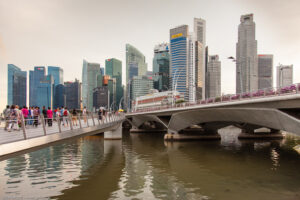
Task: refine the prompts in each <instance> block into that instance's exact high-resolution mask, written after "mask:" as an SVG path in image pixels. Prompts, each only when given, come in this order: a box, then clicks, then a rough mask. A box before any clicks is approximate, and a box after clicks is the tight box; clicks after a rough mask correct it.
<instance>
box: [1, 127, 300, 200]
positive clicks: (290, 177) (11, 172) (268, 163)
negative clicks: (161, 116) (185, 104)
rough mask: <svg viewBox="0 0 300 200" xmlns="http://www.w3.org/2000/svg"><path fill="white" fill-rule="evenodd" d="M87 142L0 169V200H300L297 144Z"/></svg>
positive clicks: (227, 135) (229, 139)
mask: <svg viewBox="0 0 300 200" xmlns="http://www.w3.org/2000/svg"><path fill="white" fill-rule="evenodd" d="M235 134H236V130H235V129H226V130H224V131H223V133H222V141H221V142H220V141H214V142H204V141H194V142H177V143H165V142H164V141H163V135H160V134H157V133H156V134H134V135H133V134H132V135H129V134H128V133H125V134H124V137H123V140H122V141H104V140H103V137H102V136H89V137H84V138H81V139H79V140H73V141H69V142H67V143H64V144H59V145H54V146H50V147H47V148H44V149H41V150H38V151H35V152H32V153H27V154H24V155H20V156H17V157H15V158H12V159H8V160H5V161H1V162H0V199H15V198H20V199H49V198H53V199H205V200H206V199H230V200H235V199H244V200H247V199H264V200H266V199H272V200H276V199H280V200H285V199H286V200H292V199H293V200H294V199H300V155H299V154H298V153H297V152H296V151H295V150H293V147H294V146H295V145H296V144H299V143H300V142H299V140H297V139H295V138H292V137H289V138H287V139H285V140H282V141H273V142H266V141H261V142H259V141H247V142H240V141H238V140H237V139H236V138H235V137H234V136H235Z"/></svg>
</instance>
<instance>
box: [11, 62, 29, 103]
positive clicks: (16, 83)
mask: <svg viewBox="0 0 300 200" xmlns="http://www.w3.org/2000/svg"><path fill="white" fill-rule="evenodd" d="M7 75H8V77H7V104H8V105H12V104H15V105H19V106H24V105H26V98H27V95H26V94H27V72H26V71H21V69H20V68H19V67H17V66H15V65H13V64H8V65H7Z"/></svg>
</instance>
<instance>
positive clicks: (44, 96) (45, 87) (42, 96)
mask: <svg viewBox="0 0 300 200" xmlns="http://www.w3.org/2000/svg"><path fill="white" fill-rule="evenodd" d="M53 83H54V81H53V77H52V76H51V75H48V76H44V77H42V78H41V79H40V81H39V82H38V84H37V85H36V86H35V87H36V93H35V94H36V104H35V105H36V106H38V107H40V108H42V107H43V106H45V107H46V108H48V107H50V108H51V109H52V108H53V104H52V102H53Z"/></svg>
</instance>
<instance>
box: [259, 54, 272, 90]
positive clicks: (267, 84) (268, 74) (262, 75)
mask: <svg viewBox="0 0 300 200" xmlns="http://www.w3.org/2000/svg"><path fill="white" fill-rule="evenodd" d="M272 87H273V55H266V54H265V55H261V54H260V55H258V89H265V88H272Z"/></svg>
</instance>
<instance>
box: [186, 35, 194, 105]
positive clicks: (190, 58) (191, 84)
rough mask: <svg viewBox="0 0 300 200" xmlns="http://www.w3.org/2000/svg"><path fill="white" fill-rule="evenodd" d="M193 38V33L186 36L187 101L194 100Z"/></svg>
mask: <svg viewBox="0 0 300 200" xmlns="http://www.w3.org/2000/svg"><path fill="white" fill-rule="evenodd" d="M195 45H196V43H195V39H194V36H193V33H190V34H189V36H188V68H187V69H188V71H187V82H188V100H189V102H195V101H196V66H195V61H196V59H195Z"/></svg>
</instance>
